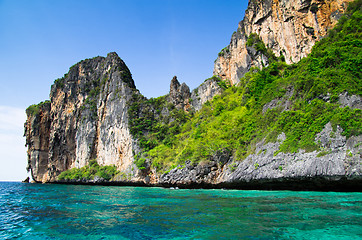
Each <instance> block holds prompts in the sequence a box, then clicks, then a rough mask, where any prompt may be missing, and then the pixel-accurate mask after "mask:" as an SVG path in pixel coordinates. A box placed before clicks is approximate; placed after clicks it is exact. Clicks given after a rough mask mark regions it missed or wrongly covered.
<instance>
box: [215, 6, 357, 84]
mask: <svg viewBox="0 0 362 240" xmlns="http://www.w3.org/2000/svg"><path fill="white" fill-rule="evenodd" d="M351 1H352V0H325V1H319V0H303V1H300V0H287V1H281V0H249V6H248V8H247V9H246V11H245V17H244V19H243V20H242V21H241V22H240V23H239V26H238V29H237V31H236V32H234V33H233V35H232V37H231V41H230V44H229V45H228V46H227V47H226V48H224V49H223V50H221V52H220V53H219V56H218V58H217V59H216V61H215V65H214V75H217V76H219V77H221V78H222V79H223V80H226V79H227V80H229V81H230V82H231V83H232V84H236V83H238V82H239V79H240V78H241V77H243V76H244V74H245V73H247V72H248V71H249V70H250V68H252V67H257V68H262V67H265V66H268V65H269V63H270V60H271V58H278V57H279V58H280V59H283V61H285V62H286V63H288V64H291V63H296V62H298V61H299V60H301V59H302V58H304V57H306V56H307V55H308V54H309V53H310V51H311V50H312V47H313V45H314V44H315V43H316V42H317V41H319V40H320V39H322V38H323V37H324V36H325V35H326V34H327V32H328V30H329V29H331V28H332V27H333V26H334V25H335V24H336V23H337V22H338V20H339V18H340V17H341V16H342V14H343V13H344V12H345V11H346V8H347V3H349V2H351ZM254 35H257V36H258V38H259V39H260V41H261V42H260V44H257V45H256V46H253V44H250V43H251V42H250V40H249V38H250V36H254ZM248 43H249V44H248ZM261 43H262V44H261Z"/></svg>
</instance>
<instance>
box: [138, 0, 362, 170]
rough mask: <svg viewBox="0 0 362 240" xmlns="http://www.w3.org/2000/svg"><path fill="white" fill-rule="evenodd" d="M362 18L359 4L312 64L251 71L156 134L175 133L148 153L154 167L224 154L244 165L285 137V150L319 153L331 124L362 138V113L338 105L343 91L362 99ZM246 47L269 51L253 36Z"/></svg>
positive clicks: (279, 63)
mask: <svg viewBox="0 0 362 240" xmlns="http://www.w3.org/2000/svg"><path fill="white" fill-rule="evenodd" d="M361 18H362V14H361V0H358V1H355V2H354V3H352V4H350V7H349V9H348V11H347V14H346V16H344V17H343V18H341V21H340V23H339V24H338V25H337V26H336V28H335V29H333V30H331V31H330V34H329V36H328V37H326V38H324V39H323V40H322V41H320V42H319V43H317V44H316V45H315V46H314V47H313V50H312V52H311V54H310V55H309V56H308V57H307V58H304V59H303V60H301V61H300V62H299V63H297V64H293V65H287V64H285V63H284V62H283V61H270V65H269V66H268V67H266V68H264V69H263V70H259V69H251V71H250V72H249V73H247V74H246V75H245V76H244V77H243V78H242V79H241V82H240V84H239V86H231V87H228V88H226V89H225V91H224V92H223V93H222V94H221V95H220V96H216V97H214V99H213V100H212V101H210V102H207V103H205V104H204V106H203V108H202V109H201V110H200V111H199V112H197V113H195V114H194V115H188V116H187V118H186V121H180V122H179V123H178V124H177V127H178V130H177V131H174V132H169V131H163V132H162V131H159V130H157V131H155V132H153V133H154V134H156V132H158V134H159V135H160V136H162V137H161V138H167V137H170V134H171V138H172V141H171V144H167V143H166V142H163V141H155V142H154V145H152V147H151V148H145V149H144V150H145V151H144V155H146V156H147V157H148V158H150V159H151V160H152V165H153V167H155V168H156V169H158V170H159V171H167V169H170V168H172V167H175V166H177V165H178V164H184V162H185V161H186V160H191V161H192V162H195V163H197V162H200V161H205V160H208V159H210V158H212V157H213V156H215V155H217V154H220V153H222V152H224V151H228V152H231V153H232V154H233V155H234V157H235V159H236V160H242V159H244V158H245V157H246V156H248V155H249V154H251V153H254V152H255V144H256V143H257V142H259V141H261V140H262V139H265V140H266V141H277V136H278V135H279V134H280V133H282V132H284V133H285V136H286V139H285V141H284V142H283V143H282V144H281V146H280V151H282V152H297V151H299V149H304V150H306V151H314V150H317V149H319V146H318V144H317V143H315V136H316V134H317V133H318V132H321V131H322V129H323V128H324V126H325V124H327V123H328V122H331V123H332V126H333V127H336V126H337V125H339V126H341V127H342V128H343V130H344V131H343V135H345V136H346V137H350V136H353V135H359V134H362V111H361V110H360V109H351V108H349V107H345V108H341V107H340V105H339V104H338V98H339V95H340V94H341V93H344V92H348V94H357V95H361V94H362V84H361V69H362V66H361V61H362V51H361V49H362V48H361V47H362V41H361V39H362V38H361ZM247 44H248V45H249V46H254V47H255V48H256V49H257V50H259V51H263V52H265V50H267V49H266V47H265V45H263V43H262V41H261V40H260V38H259V37H258V36H257V35H255V34H251V36H249V40H248V43H247ZM272 100H274V101H277V103H276V104H275V106H274V107H265V106H267V105H266V104H267V103H270V102H271V101H272ZM278 101H279V102H278ZM187 119H189V120H187ZM142 121H144V120H142ZM157 124H160V123H157V121H155V119H153V120H152V121H151V123H150V125H147V126H146V127H148V128H152V129H157V128H154V126H156V125H157ZM163 126H166V125H163ZM141 129H142V128H141ZM151 132H152V131H151ZM142 134H143V135H144V133H140V134H139V135H138V136H141V135H142ZM147 138H148V139H150V138H149V136H148V137H147Z"/></svg>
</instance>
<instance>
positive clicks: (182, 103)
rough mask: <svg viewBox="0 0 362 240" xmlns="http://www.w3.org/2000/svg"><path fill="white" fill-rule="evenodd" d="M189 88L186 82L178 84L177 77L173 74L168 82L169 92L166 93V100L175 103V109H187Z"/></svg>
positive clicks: (188, 106) (189, 94) (189, 95)
mask: <svg viewBox="0 0 362 240" xmlns="http://www.w3.org/2000/svg"><path fill="white" fill-rule="evenodd" d="M190 97H191V93H190V88H189V87H188V86H187V85H186V83H182V84H180V83H179V81H178V80H177V77H176V76H174V77H173V78H172V80H171V84H170V93H169V95H168V101H169V102H170V103H172V104H173V105H175V107H176V108H177V109H183V110H185V111H187V110H188V109H189V108H190V103H189V101H190Z"/></svg>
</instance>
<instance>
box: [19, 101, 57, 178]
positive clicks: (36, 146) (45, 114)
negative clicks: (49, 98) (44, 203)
mask: <svg viewBox="0 0 362 240" xmlns="http://www.w3.org/2000/svg"><path fill="white" fill-rule="evenodd" d="M27 116H28V117H27V120H26V122H25V124H24V128H25V133H24V136H25V137H26V146H27V147H28V151H27V155H28V166H27V170H28V171H30V174H31V176H32V178H33V180H34V181H36V182H43V181H46V175H47V172H48V158H49V133H50V131H49V129H50V124H51V121H50V102H45V103H41V104H39V106H36V105H32V106H31V107H29V108H28V110H27Z"/></svg>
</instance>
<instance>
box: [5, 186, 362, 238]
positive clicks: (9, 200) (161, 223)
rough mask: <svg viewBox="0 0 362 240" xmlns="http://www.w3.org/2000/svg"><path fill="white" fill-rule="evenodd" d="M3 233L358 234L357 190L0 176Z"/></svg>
mask: <svg viewBox="0 0 362 240" xmlns="http://www.w3.org/2000/svg"><path fill="white" fill-rule="evenodd" d="M0 239H78V240H79V239H88V240H91V239H348V240H350V239H362V193H335V192H291V191H240V190H181V189H179V190H171V189H163V188H141V187H103V186H72V185H48V184H23V183H0Z"/></svg>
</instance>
